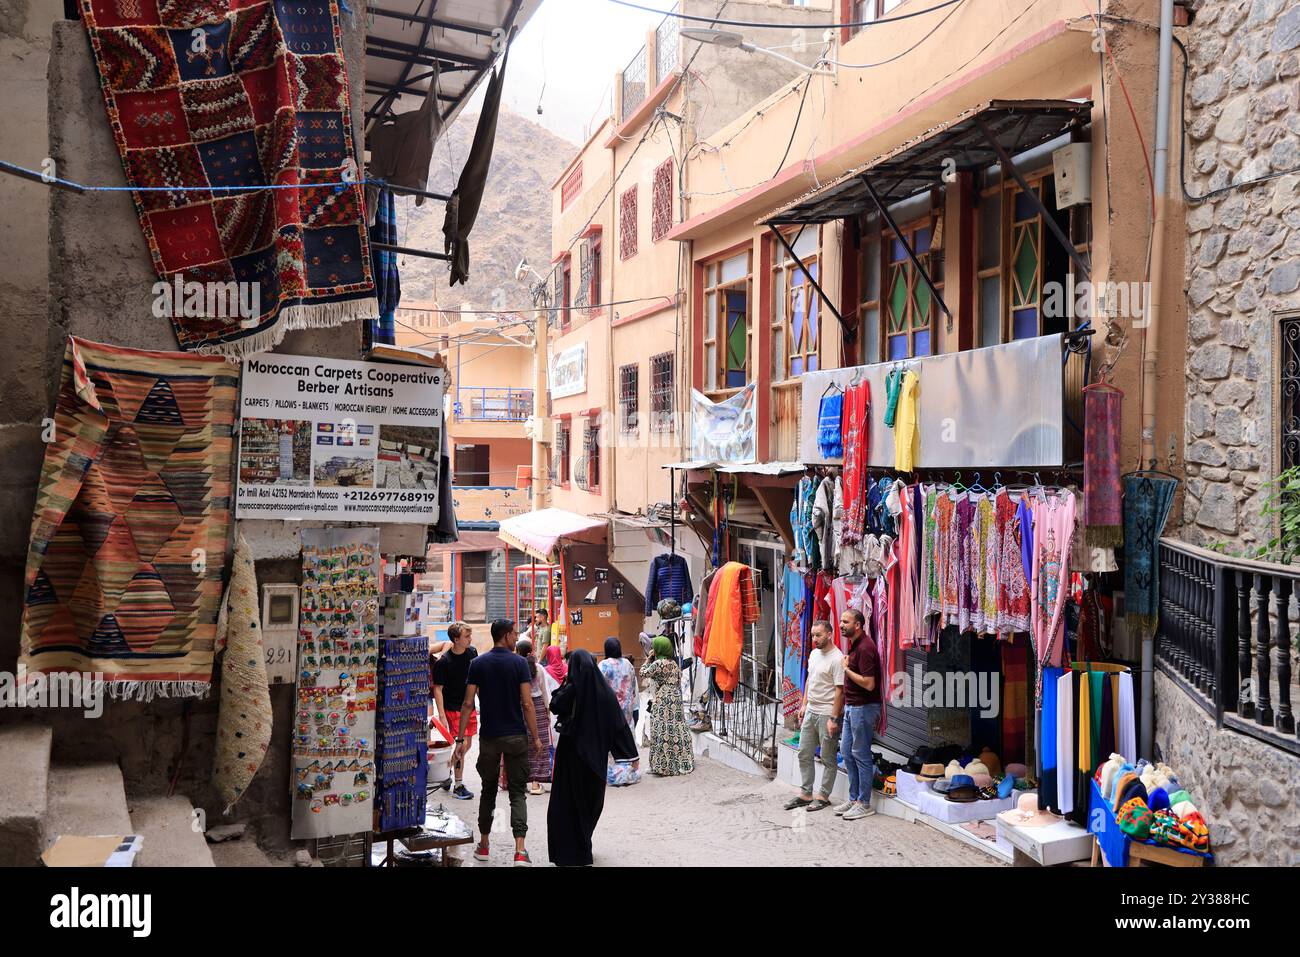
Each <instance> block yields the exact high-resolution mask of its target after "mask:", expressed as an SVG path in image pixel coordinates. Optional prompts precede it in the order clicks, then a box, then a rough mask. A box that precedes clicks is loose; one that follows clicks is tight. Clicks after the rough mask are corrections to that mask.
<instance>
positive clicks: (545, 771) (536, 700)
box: [497, 638, 552, 794]
mask: <svg viewBox="0 0 1300 957" xmlns="http://www.w3.org/2000/svg"><path fill="white" fill-rule="evenodd" d="M515 654H517V655H519V656H520V657H521V658H523V659H524V660H526V661H527V662H528V673H529V674H530V675H532V698H533V710H534V712H535V713H536V715H537V737H538V738H540V739H541V742H542V746H541V749H540V750H539V749H537V748H535V747H533V743H532V742H531V741H530V742H528V793H529V794H541V793H542V785H543V784H549V783H550V782H551V753H552V742H551V713H550V705H551V691H550V686H549V684H548V682H549V681H550V678H549V677H548V672H546V671H544V670H543V669H541V668H539V667H537V656H536V655H534V654H533V643H532V642H531V641H529V640H528V639H527V638H520V639H519V640H518V641H516V642H515ZM506 784H507V782H506V763H505V759H504V758H502V760H501V779H500V782H499V783H498V785H497V786H498V787H499V788H501V790H503V791H504V790H506Z"/></svg>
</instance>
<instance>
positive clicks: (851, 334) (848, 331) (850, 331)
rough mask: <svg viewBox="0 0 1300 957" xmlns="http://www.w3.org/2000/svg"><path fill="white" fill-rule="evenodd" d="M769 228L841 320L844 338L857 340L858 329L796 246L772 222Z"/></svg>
mask: <svg viewBox="0 0 1300 957" xmlns="http://www.w3.org/2000/svg"><path fill="white" fill-rule="evenodd" d="M767 228H768V229H770V230H772V232H773V234H774V235H775V236H776V238H777V241H778V242H780V243H781V245H782V246H784V247H785V251H786V252H787V253H788V254H789V256H790V258H791V259H793V260H794V261H795V262H796V263H798V264H799V271H800V272H801V273H803V274H804V278H805V279H807V280H808V281H809V282H810V283H812V287H813V289H815V290H816V291H817V295H818V297H819V298H820V299H821V301H822V302H823V303H825V304H826V308H827V309H829V310H830V311H831V315H833V316H834V317H835V318H836V320H837V321H838V322H839V324H840V331H841V332H843V333H844V338H845V339H849V340H856V339H857V337H858V331H857V330H856V329H854V328H852V327H851V326H849V325H847V324H846V323H845V322H844V317H843V316H842V315H840V311H839V310H838V309H836V308H835V303H833V302H831V301H830V299H828V298H827V297H826V293H825V292H823V291H822V287H821V283H819V282H818V281H817V279H816V277H815V276H813V274H812V273H810V272H809V271H808V267H807V266H805V265H804V263H803V260H802V259H800V258H799V254H798V253H796V252H795V251H794V247H793V246H791V245H790V244H789V243H788V242H786V239H785V236H783V235H782V234H781V230H779V229H777V228H776V227H775V226H773V225H772V224H771V223H768V224H767ZM799 231H800V232H803V228H802V227H801V228H800V230H799Z"/></svg>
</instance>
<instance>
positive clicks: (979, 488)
mask: <svg viewBox="0 0 1300 957" xmlns="http://www.w3.org/2000/svg"><path fill="white" fill-rule="evenodd" d="M970 490H971V491H972V492H979V493H981V494H985V495H986V494H988V489H986V488H985V487H984V486H983V485H981V484H980V473H979V472H976V473H975V484H974V485H972V486H971V487H970Z"/></svg>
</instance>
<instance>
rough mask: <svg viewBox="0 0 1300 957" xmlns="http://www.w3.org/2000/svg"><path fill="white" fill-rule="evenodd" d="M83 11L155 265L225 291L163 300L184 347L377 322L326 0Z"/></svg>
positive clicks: (101, 0)
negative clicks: (197, 297)
mask: <svg viewBox="0 0 1300 957" xmlns="http://www.w3.org/2000/svg"><path fill="white" fill-rule="evenodd" d="M81 16H82V19H83V20H84V21H85V24H86V30H87V33H88V34H89V36H90V43H91V47H92V49H93V51H94V56H95V65H96V68H97V69H98V71H99V78H100V85H101V87H102V88H103V92H104V102H105V104H106V105H107V107H108V118H109V122H110V124H111V125H112V128H113V137H114V139H115V140H116V142H117V148H118V151H119V152H120V154H121V156H122V164H123V167H124V168H125V171H126V180H127V184H128V185H129V186H131V187H132V194H131V195H132V196H133V197H134V199H135V205H136V211H137V213H138V214H139V217H140V225H141V227H142V228H143V230H144V236H145V240H146V241H147V242H148V244H149V251H150V253H151V254H152V256H153V263H154V268H155V269H156V270H157V271H158V275H159V277H160V279H161V280H163V281H164V282H166V283H167V285H168V287H169V289H171V288H175V287H176V281H177V279H178V278H179V280H180V281H181V284H182V285H181V289H182V290H183V289H184V284H185V283H190V282H197V283H204V284H207V285H206V286H205V287H203V288H204V290H205V291H215V292H220V291H221V290H223V289H224V290H229V291H230V295H229V296H225V297H224V298H221V297H214V298H213V300H212V301H208V299H207V298H206V297H205V298H204V299H203V305H202V307H201V308H197V302H196V303H193V304H191V305H190V306H188V307H187V308H185V309H182V308H180V307H181V305H182V303H180V302H176V301H175V297H173V298H172V300H171V301H172V309H171V310H170V311H171V313H172V323H173V325H174V326H175V329H176V337H177V340H178V341H179V342H180V345H181V348H182V349H186V350H195V349H199V348H204V349H205V351H219V352H228V353H234V354H238V355H246V354H249V353H252V352H258V351H262V350H265V349H269V348H271V347H272V346H274V345H275V344H276V343H277V342H279V341H280V339H281V338H282V337H283V336H284V333H285V331H286V330H288V329H295V328H304V327H312V326H333V325H338V324H340V323H343V322H347V321H349V320H351V319H359V318H372V317H375V316H377V315H378V314H379V313H378V308H377V304H376V301H375V295H374V281H373V279H372V276H371V266H370V251H369V245H368V239H367V236H366V229H365V216H364V211H363V203H364V200H363V187H362V186H361V185H360V184H359V183H358V182H356V180H357V179H358V175H357V171H358V163H357V160H356V151H355V149H354V144H353V137H352V108H351V98H350V93H349V89H348V80H347V69H346V63H345V61H344V58H343V56H342V52H341V51H342V39H341V38H342V33H341V30H340V27H339V11H338V6H337V4H336V2H335V0H260V2H259V0H81ZM344 181H347V182H348V183H349V185H345V186H337V185H332V184H337V183H342V182H344ZM323 184H331V185H323ZM259 187H263V188H259ZM264 187H277V188H264ZM254 283H256V284H257V285H256V286H253V285H252V284H254ZM217 284H223V285H221V286H218V285H217ZM224 284H230V285H229V286H226V285H224ZM254 290H256V293H257V295H256V298H254V296H253V295H252V293H253V291H254ZM241 294H242V295H243V296H244V297H245V298H244V299H243V300H242V302H244V303H255V305H253V307H252V308H247V309H245V308H234V306H235V305H236V304H237V303H239V302H241V300H239V298H238V297H239V295H241ZM182 298H183V299H184V298H185V297H182ZM245 311H247V312H248V313H250V315H249V316H247V317H244V318H241V315H240V314H241V313H243V312H245Z"/></svg>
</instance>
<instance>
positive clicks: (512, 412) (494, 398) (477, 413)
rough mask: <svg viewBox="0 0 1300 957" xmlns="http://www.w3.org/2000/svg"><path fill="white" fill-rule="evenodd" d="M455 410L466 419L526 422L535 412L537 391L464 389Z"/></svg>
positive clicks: (457, 394)
mask: <svg viewBox="0 0 1300 957" xmlns="http://www.w3.org/2000/svg"><path fill="white" fill-rule="evenodd" d="M452 412H453V413H454V414H455V416H456V418H457V419H460V420H462V421H465V422H523V421H524V420H525V419H527V418H528V417H529V416H530V415H532V414H533V390H532V389H510V388H499V387H498V388H483V387H480V388H460V389H457V390H456V401H455V403H454V404H453V405H452Z"/></svg>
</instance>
